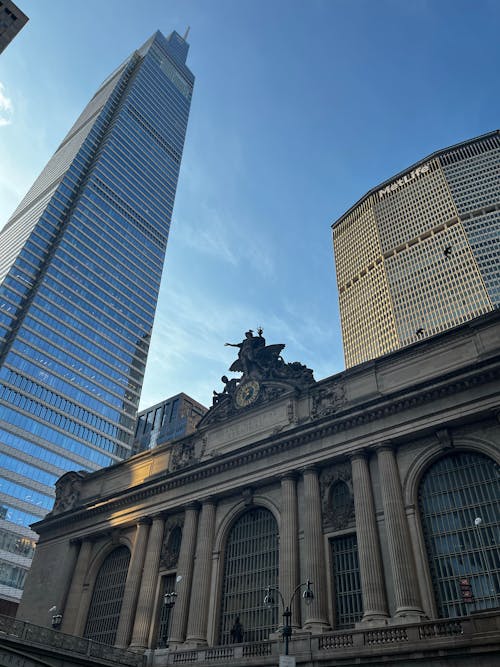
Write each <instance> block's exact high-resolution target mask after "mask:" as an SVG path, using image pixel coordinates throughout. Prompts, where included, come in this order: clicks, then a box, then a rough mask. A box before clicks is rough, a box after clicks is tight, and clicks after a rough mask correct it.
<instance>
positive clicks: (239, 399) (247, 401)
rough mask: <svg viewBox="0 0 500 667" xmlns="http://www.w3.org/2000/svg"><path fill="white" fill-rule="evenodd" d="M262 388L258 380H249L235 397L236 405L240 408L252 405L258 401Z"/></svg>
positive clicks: (239, 388)
mask: <svg viewBox="0 0 500 667" xmlns="http://www.w3.org/2000/svg"><path fill="white" fill-rule="evenodd" d="M259 390H260V386H259V383H258V382H257V381H256V380H249V381H248V382H245V384H242V385H241V386H240V387H238V390H237V392H236V397H235V403H236V405H237V406H238V407H239V408H244V407H246V406H247V405H251V404H252V403H253V402H254V401H256V400H257V396H258V395H259Z"/></svg>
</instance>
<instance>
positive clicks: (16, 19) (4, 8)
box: [0, 0, 29, 53]
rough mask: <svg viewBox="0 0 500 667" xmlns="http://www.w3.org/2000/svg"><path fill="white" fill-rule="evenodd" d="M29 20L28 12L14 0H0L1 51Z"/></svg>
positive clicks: (0, 51)
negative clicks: (21, 8) (25, 12)
mask: <svg viewBox="0 0 500 667" xmlns="http://www.w3.org/2000/svg"><path fill="white" fill-rule="evenodd" d="M28 21H29V19H28V17H27V16H26V14H24V13H23V12H22V11H21V10H20V9H19V7H18V6H17V5H16V4H15V3H13V2H12V0H0V53H2V51H4V50H5V49H6V48H7V46H8V45H9V44H10V43H11V42H12V40H13V39H14V37H15V36H16V35H17V33H18V32H19V31H20V30H21V29H22V28H24V26H25V25H26V23H28Z"/></svg>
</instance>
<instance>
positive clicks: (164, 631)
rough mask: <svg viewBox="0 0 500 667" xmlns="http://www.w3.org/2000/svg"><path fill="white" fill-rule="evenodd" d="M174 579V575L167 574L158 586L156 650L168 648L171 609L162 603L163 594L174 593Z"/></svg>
mask: <svg viewBox="0 0 500 667" xmlns="http://www.w3.org/2000/svg"><path fill="white" fill-rule="evenodd" d="M175 579H176V577H175V574H168V575H167V576H166V577H162V585H161V586H160V593H161V597H160V603H159V605H158V633H157V636H156V646H157V647H158V648H165V647H167V646H168V637H169V634H170V624H171V622H172V611H173V607H169V606H168V605H166V604H165V603H164V595H165V593H172V592H173V591H175V583H176V582H175Z"/></svg>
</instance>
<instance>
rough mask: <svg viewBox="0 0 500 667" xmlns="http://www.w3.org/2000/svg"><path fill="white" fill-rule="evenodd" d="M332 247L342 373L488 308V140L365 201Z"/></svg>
mask: <svg viewBox="0 0 500 667" xmlns="http://www.w3.org/2000/svg"><path fill="white" fill-rule="evenodd" d="M333 244H334V250H335V265H336V270H337V285H338V290H339V302H340V317H341V324H342V337H343V342H344V356H345V362H346V366H347V367H350V366H354V365H355V364H359V363H362V362H363V361H367V360H369V359H374V358H375V357H378V356H381V355H383V354H386V353H388V352H392V351H393V350H397V349H399V348H402V347H405V346H407V345H410V344H411V343H414V342H416V341H418V340H423V339H424V338H427V337H429V336H433V335H435V334H437V333H439V332H440V331H445V330H446V329H450V328H452V327H455V326H458V325H459V324H462V323H464V322H467V321H468V320H471V319H473V318H475V317H477V316H479V315H481V314H483V313H487V312H490V311H492V310H494V309H495V308H498V307H499V306H500V272H499V266H500V133H499V132H498V130H496V131H494V132H490V133H489V134H485V135H483V136H481V137H477V138H475V139H470V140H469V141H465V142H463V143H461V144H457V145H455V146H451V147H450V148H446V149H444V150H441V151H438V152H437V153H434V154H433V155H430V156H429V157H427V158H425V159H424V160H421V161H420V162H418V163H417V164H415V165H413V166H412V167H410V168H409V169H406V170H405V171H404V172H401V173H400V174H398V175H397V176H395V177H394V178H392V179H390V180H389V181H386V182H385V183H382V185H379V186H378V187H376V188H374V189H373V190H371V191H370V192H368V193H367V194H366V195H365V196H364V197H363V198H362V199H361V200H360V201H359V202H357V203H356V204H355V205H354V206H353V207H352V208H351V209H350V210H349V211H347V213H345V214H344V215H343V216H342V217H341V218H340V219H339V220H337V222H335V223H334V225H333Z"/></svg>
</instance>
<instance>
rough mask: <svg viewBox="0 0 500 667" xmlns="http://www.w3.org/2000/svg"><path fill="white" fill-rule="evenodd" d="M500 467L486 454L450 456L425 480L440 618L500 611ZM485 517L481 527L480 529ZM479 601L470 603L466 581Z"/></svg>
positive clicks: (422, 502)
mask: <svg viewBox="0 0 500 667" xmlns="http://www.w3.org/2000/svg"><path fill="white" fill-rule="evenodd" d="M499 503H500V467H499V466H498V465H497V464H496V463H495V462H494V461H492V460H491V459H489V458H488V457H486V456H483V455H481V454H475V453H469V452H460V453H456V454H448V455H447V456H444V457H443V458H441V459H439V461H437V462H436V463H434V464H433V465H432V466H431V467H430V468H429V470H428V471H427V473H426V474H425V475H424V477H423V478H422V481H421V483H420V487H419V507H420V515H421V519H422V528H423V532H424V538H425V545H426V548H427V556H428V559H429V567H430V571H431V576H432V580H433V584H434V592H435V595H436V601H437V606H438V612H439V615H440V616H441V617H443V618H450V617H455V616H464V615H467V614H468V613H469V612H471V611H474V610H477V609H487V608H489V607H496V606H497V605H498V604H499V602H500V601H499V591H500V530H499V529H500V521H499V513H498V507H499ZM477 517H480V518H481V520H482V521H481V524H480V525H479V526H475V525H474V520H475V519H476V518H477ZM464 578H465V579H468V580H469V582H470V585H471V587H472V594H473V602H472V603H469V604H467V605H466V604H465V603H464V602H463V599H462V594H461V591H460V579H464Z"/></svg>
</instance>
